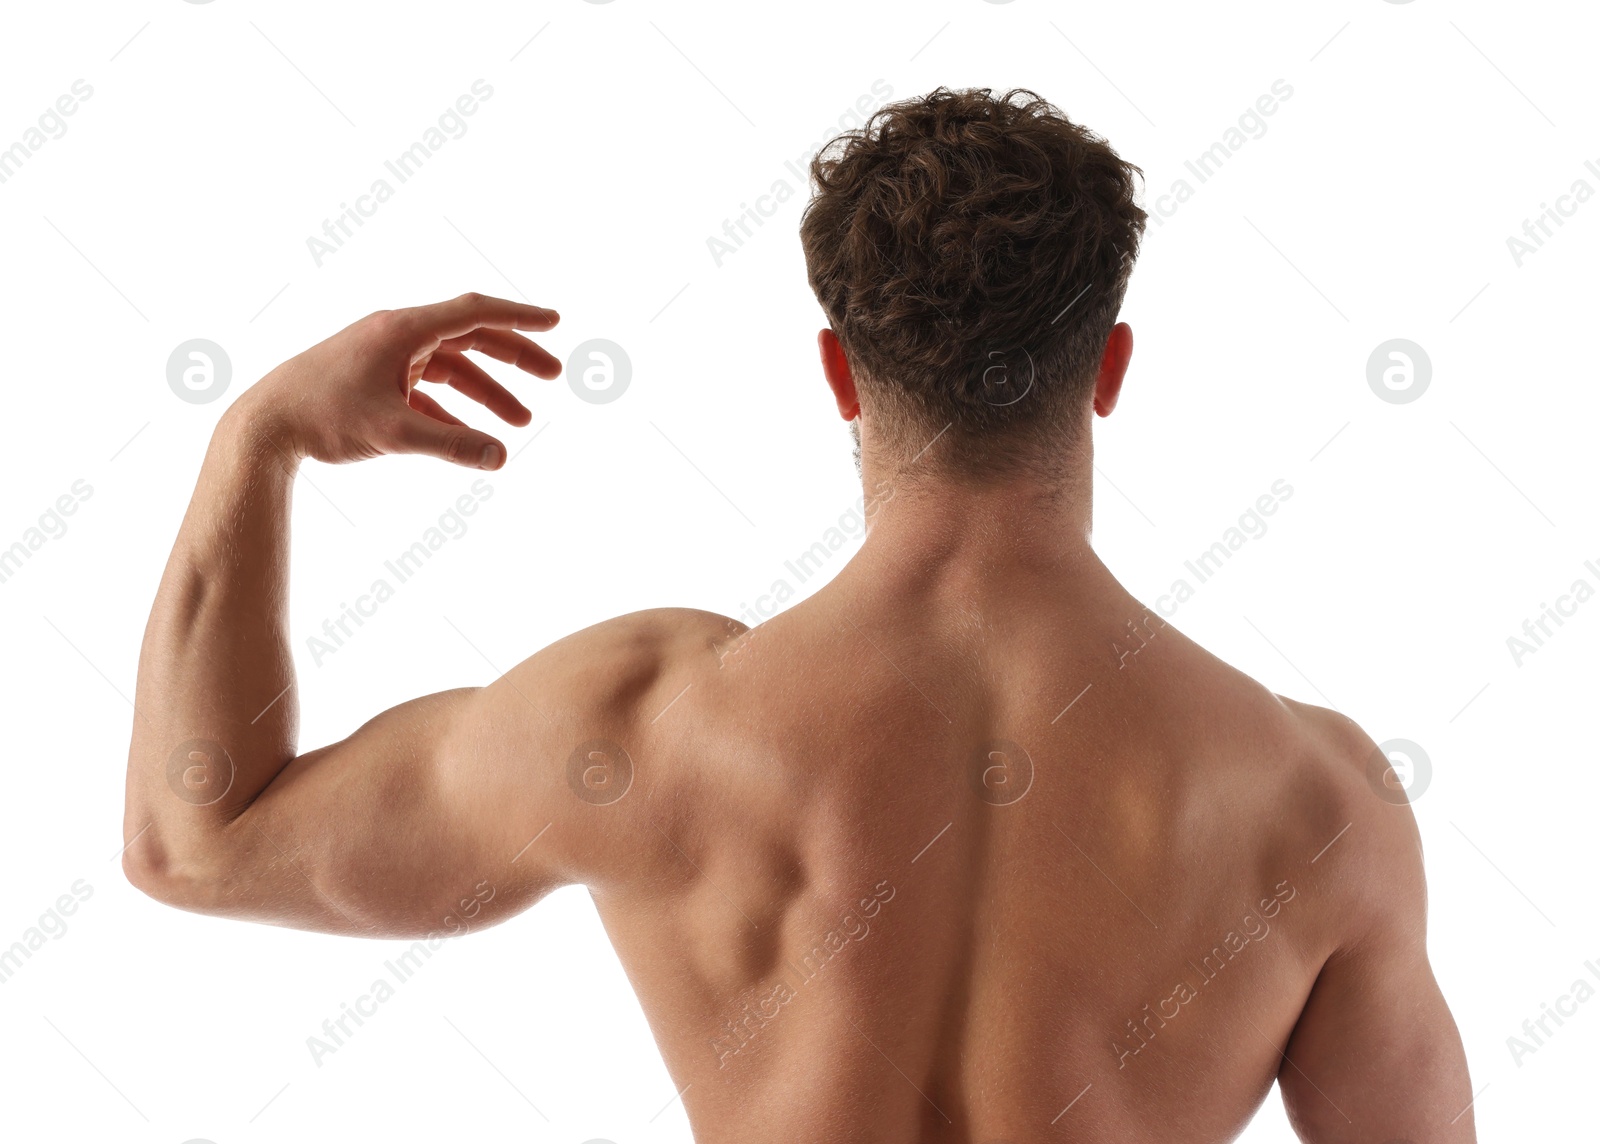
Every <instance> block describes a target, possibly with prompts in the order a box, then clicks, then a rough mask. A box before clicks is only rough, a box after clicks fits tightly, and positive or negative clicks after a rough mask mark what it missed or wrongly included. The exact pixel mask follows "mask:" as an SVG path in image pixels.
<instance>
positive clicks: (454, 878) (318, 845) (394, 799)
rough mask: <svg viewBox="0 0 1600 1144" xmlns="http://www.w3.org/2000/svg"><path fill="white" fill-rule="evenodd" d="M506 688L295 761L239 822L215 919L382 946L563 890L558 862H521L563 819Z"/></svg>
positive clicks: (407, 715)
mask: <svg viewBox="0 0 1600 1144" xmlns="http://www.w3.org/2000/svg"><path fill="white" fill-rule="evenodd" d="M503 682H504V681H502V683H503ZM499 686H500V685H495V686H491V687H488V688H464V689H460V690H455V691H446V692H441V693H439V694H436V695H430V696H425V697H423V698H420V699H416V700H412V701H410V702H408V703H403V704H401V705H399V706H397V707H394V708H391V709H390V710H388V711H385V712H384V713H383V714H381V715H379V716H378V717H377V718H375V719H372V720H370V721H369V722H367V723H366V724H364V725H363V726H362V727H360V728H359V729H358V730H357V731H355V732H354V733H353V734H352V735H350V736H349V737H348V738H346V739H343V740H341V741H340V742H337V743H334V744H331V745H329V746H326V747H322V748H320V749H318V750H314V751H309V752H307V753H305V754H303V755H300V756H299V757H298V758H296V759H294V760H293V761H292V762H291V763H289V765H288V766H286V767H285V768H284V769H283V771H282V772H280V773H279V775H278V776H277V777H276V778H274V779H273V781H272V782H271V783H269V784H268V785H267V786H266V788H265V789H264V790H263V791H262V792H261V794H260V795H259V796H258V797H257V798H256V799H255V800H254V802H252V803H251V804H250V805H249V806H248V807H247V808H245V809H244V810H243V811H242V812H241V813H240V814H239V815H238V816H237V817H236V818H235V819H234V820H233V821H232V822H231V823H230V824H229V826H228V827H227V833H228V835H229V842H228V845H227V846H225V847H224V848H223V854H224V861H225V863H226V866H225V870H224V872H223V877H222V879H221V884H219V886H218V887H217V889H218V891H219V893H218V895H217V897H216V899H215V901H214V902H213V903H212V906H213V908H212V909H211V910H209V911H208V912H216V913H224V914H229V915H232V916H236V917H242V918H247V919H250V920H255V921H265V922H271V923H274V924H279V925H287V926H293V927H295V928H300V929H315V930H322V931H325V932H333V933H348V934H361V935H366V936H373V937H421V936H428V935H434V934H445V935H453V934H456V933H460V932H464V931H465V930H470V929H477V928H481V927H482V926H484V925H489V924H493V923H494V922H496V921H501V920H504V919H505V918H506V917H509V916H510V915H511V914H514V913H516V912H518V911H519V910H521V909H525V908H527V906H529V905H531V904H532V903H533V902H534V901H536V900H537V899H538V898H539V897H541V896H542V895H543V894H545V893H547V892H548V891H549V890H551V889H553V888H554V887H555V886H556V885H558V884H560V882H561V881H562V878H561V872H560V870H559V868H558V864H553V863H551V862H550V861H548V860H544V859H546V858H547V855H546V854H544V853H542V852H541V853H533V852H523V853H519V852H520V851H524V848H525V847H526V846H527V844H528V843H529V841H530V840H531V839H532V838H533V837H534V835H535V834H536V833H537V832H538V831H539V829H540V828H541V826H543V825H545V824H546V823H548V822H549V821H550V818H549V817H548V815H553V814H557V813H559V812H560V810H561V808H560V806H559V805H557V804H556V802H555V800H553V799H551V798H550V797H549V794H550V792H549V789H548V788H549V784H548V783H541V782H540V781H539V779H540V773H541V770H547V769H548V767H547V766H544V765H543V764H544V763H545V762H546V759H545V756H546V755H547V754H548V751H549V745H548V744H546V743H544V742H541V741H540V737H539V736H538V735H537V734H533V735H531V736H529V741H527V742H526V743H525V746H526V748H527V749H526V750H525V751H518V750H515V749H514V748H513V746H512V742H514V740H515V736H516V733H517V731H518V728H517V727H516V726H515V723H516V720H515V718H514V717H508V712H507V711H505V710H504V701H503V699H502V697H501V696H500V694H499V693H498V691H497V687H499ZM508 740H509V741H508ZM546 804H549V805H546ZM547 812H548V814H547ZM542 815H545V817H541V816H542ZM530 850H531V848H530Z"/></svg>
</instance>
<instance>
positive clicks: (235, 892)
mask: <svg viewBox="0 0 1600 1144" xmlns="http://www.w3.org/2000/svg"><path fill="white" fill-rule="evenodd" d="M556 320H557V319H556V315H555V314H554V313H552V312H550V311H546V310H541V309H538V308H537V307H533V306H525V305H519V304H516V303H512V302H507V301H502V300H499V299H493V298H483V297H480V296H478V295H465V296H463V297H461V298H457V299H455V300H453V301H451V302H446V303H441V304H439V305H435V306H426V307H420V308H417V309H409V310H397V311H388V312H383V313H378V314H374V315H371V316H369V317H367V318H364V319H362V320H361V321H359V322H357V323H355V324H354V325H352V326H350V327H348V328H347V329H345V330H343V331H341V332H340V333H338V334H336V335H334V336H333V337H332V338H330V339H328V340H327V341H325V342H322V343H321V344H319V345H317V346H315V347H313V348H312V349H310V350H308V351H307V352H305V353H304V354H301V355H300V356H298V357H296V358H293V359H291V360H290V361H288V362H285V363H284V364H283V365H281V366H279V367H278V368H277V369H275V370H273V371H272V372H271V373H270V374H268V375H267V376H266V377H265V378H264V379H262V380H261V381H260V382H259V383H258V384H257V385H255V386H253V387H252V388H251V389H250V390H249V391H247V392H246V393H245V394H244V395H243V396H241V397H240V399H239V400H238V401H237V402H236V403H235V404H234V406H233V407H232V408H230V409H229V410H228V412H227V413H226V414H225V415H224V416H223V418H222V420H221V422H220V424H219V426H218V429H217V431H216V434H215V436H214V437H213V440H212V442H211V446H210V449H209V451H208V453H207V456H206V459H205V463H204V466H203V468H202V471H201V474H200V479H199V483H198V486H197V487H196V490H195V493H194V498H193V500H192V502H191V504H190V506H189V511H188V514H187V515H186V516H185V518H184V521H183V525H182V528H181V530H180V532H179V534H178V538H177V542H176V543H175V545H174V546H173V550H172V555H171V557H170V559H169V561H168V564H167V569H166V573H165V575H164V577H163V578H162V581H161V587H160V590H159V592H158V594H157V597H156V601H155V606H154V608H153V609H152V611H151V614H150V621H149V625H148V627H147V629H146V632H145V639H144V646H143V649H142V652H141V655H140V660H139V680H138V690H137V699H136V714H135V717H134V724H133V739H132V745H131V747H130V750H129V756H128V775H127V808H126V816H125V820H124V837H125V839H127V840H128V845H127V847H126V850H125V851H124V857H123V867H124V870H125V871H126V873H127V876H128V878H129V879H130V880H131V881H132V882H133V883H134V884H135V885H136V886H138V887H139V888H140V889H142V890H144V891H145V892H146V893H148V894H150V895H151V896H152V897H156V898H158V899H160V900H162V901H165V902H168V903H170V904H172V905H176V906H180V907H182V908H185V909H191V910H197V911H201V912H208V913H218V914H225V915H229V916H233V917H239V918H247V919H252V920H256V921H263V922H272V923H277V924H282V925H289V926H295V927H298V928H307V929H319V930H325V931H330V932H339V933H358V934H368V935H373V936H413V935H418V936H420V935H423V934H432V933H451V932H456V931H457V930H459V929H469V928H475V927H477V926H479V925H482V924H485V923H488V922H492V921H494V920H498V919H500V918H503V917H505V916H509V914H511V913H514V912H516V911H517V910H519V909H521V908H523V907H525V906H526V905H528V904H530V903H531V901H533V900H535V899H536V898H537V897H538V896H540V895H542V894H543V893H545V892H546V891H548V890H549V889H551V888H552V887H554V886H555V885H557V884H560V883H561V882H564V881H569V880H574V871H573V870H572V869H571V866H572V864H573V863H575V862H576V863H578V864H580V865H581V862H582V855H581V854H580V853H578V852H577V851H576V850H575V849H574V846H575V845H578V846H581V842H577V843H575V842H574V839H580V840H581V839H582V838H584V837H588V836H591V835H592V834H593V833H594V832H593V831H589V830H586V829H579V827H580V826H583V825H584V824H581V823H574V822H572V821H570V820H571V817H572V816H573V815H575V814H580V813H582V812H583V811H584V810H585V808H586V806H587V804H585V803H584V802H583V801H582V800H581V799H578V798H574V797H572V792H571V791H570V790H568V789H567V787H566V785H565V783H564V781H563V766H564V764H565V762H566V757H567V755H568V753H569V752H570V751H571V750H572V749H573V746H574V745H575V744H577V743H579V742H582V741H584V739H586V738H601V737H605V736H606V735H607V734H608V732H609V733H611V734H621V732H620V731H618V730H617V729H616V728H615V727H609V726H608V723H607V720H608V718H609V716H608V714H607V711H606V709H605V701H604V696H603V694H602V693H601V691H600V689H595V690H593V691H592V692H591V697H590V699H589V700H579V699H571V698H569V697H570V696H571V695H572V692H571V689H570V688H569V687H568V686H567V685H566V683H565V682H564V681H565V680H566V679H567V678H569V677H570V676H571V675H572V672H573V671H574V670H575V664H574V663H573V662H572V661H573V657H574V656H578V657H579V658H582V657H583V656H584V655H586V654H589V653H586V652H584V651H583V648H584V647H587V646H589V645H593V644H594V643H595V642H596V638H595V637H593V636H590V637H588V638H586V639H579V640H578V643H577V644H576V645H574V644H573V643H571V642H570V641H564V645H563V644H558V645H556V646H555V647H554V648H552V649H549V650H547V651H546V652H545V653H542V654H541V655H540V656H536V657H534V659H532V660H530V661H528V662H527V663H525V664H523V665H521V666H519V667H518V668H517V669H515V670H514V671H513V672H512V673H510V674H509V675H508V676H506V677H505V678H503V679H501V680H499V681H497V682H496V683H495V684H493V685H491V686H489V687H486V688H481V689H480V688H465V689H461V690H456V691H447V692H443V693H440V694H437V695H431V696H428V697H426V698H422V699H417V700H414V701H412V702H409V703H405V704H402V705H401V706H399V707H396V708H394V709H392V710H390V711H387V712H385V713H383V714H381V715H379V716H378V717H377V718H375V719H373V720H371V721H370V722H368V723H366V724H365V725H364V726H362V727H360V729H359V730H357V731H355V733H353V734H352V735H350V736H349V737H348V738H346V739H344V740H343V741H341V742H338V743H334V744H332V745H330V746H325V747H322V748H320V749H318V750H312V751H308V752H306V753H305V754H299V755H297V742H296V737H297V727H296V722H297V704H296V687H295V679H294V667H293V661H292V657H291V655H290V646H289V637H288V632H287V625H286V608H287V604H288V560H289V507H290V491H291V487H292V485H293V482H294V476H295V472H296V469H297V467H298V466H299V464H300V462H301V461H302V459H304V458H306V457H311V458H315V459H317V460H321V461H325V462H332V463H339V462H346V461H355V460H360V459H363V458H367V457H373V456H377V455H379V454H383V453H425V454H431V455H433V456H436V457H440V458H442V459H445V460H449V461H454V462H456V463H458V464H462V465H465V466H467V467H471V468H481V469H496V468H499V467H500V465H501V464H503V463H504V460H505V449H504V447H503V446H502V445H501V444H500V442H499V441H497V440H496V439H495V438H493V437H491V436H489V435H487V434H484V433H481V432H478V431H477V430H475V429H472V428H469V427H467V426H466V425H464V424H463V423H462V422H460V421H458V420H457V419H456V418H454V417H452V416H451V415H450V414H449V413H447V412H445V411H444V410H443V409H442V408H441V407H440V406H439V405H438V404H437V403H435V402H434V401H433V400H432V399H431V398H429V397H428V396H427V395H426V394H425V393H423V392H422V391H421V390H420V389H419V388H417V383H418V382H419V381H423V380H426V381H438V382H443V383H446V384H449V385H451V386H452V387H454V388H455V389H457V390H460V391H461V392H462V393H464V394H466V395H467V396H469V397H471V398H473V399H475V400H477V401H479V402H481V403H482V404H484V405H485V406H487V407H488V408H489V409H490V410H491V411H493V412H494V413H496V414H497V415H499V416H500V417H501V418H503V419H504V420H506V421H508V422H510V423H512V424H514V425H525V424H527V423H528V421H529V420H530V414H529V413H528V410H527V409H526V408H524V407H523V405H522V404H521V403H520V402H519V401H518V400H517V399H516V398H515V397H513V396H512V395H511V394H510V393H509V392H508V391H507V390H506V389H505V388H504V387H502V386H501V385H500V384H499V383H497V382H495V381H494V380H493V379H491V378H490V377H489V376H488V374H487V373H485V372H484V371H483V370H482V369H480V368H479V367H478V366H477V365H475V364H474V363H473V362H472V361H470V360H469V359H468V358H467V357H466V356H465V353H466V351H469V350H474V351H478V352H482V353H486V354H488V355H490V356H493V357H496V358H499V359H501V360H503V361H507V362H511V363H513V364H515V365H517V366H518V367H520V368H521V369H523V370H526V371H528V372H530V373H533V374H536V375H538V376H540V377H545V378H550V377H554V376H556V375H557V374H558V373H559V372H560V363H559V362H557V361H556V359H555V358H553V357H551V356H550V355H549V354H548V353H546V352H545V351H544V350H542V349H540V348H539V347H538V346H536V345H535V344H534V343H533V342H531V341H529V340H528V339H527V338H525V337H523V336H522V335H520V334H518V333H516V332H515V331H517V330H547V329H549V328H550V327H552V326H553V325H554V324H555V322H556ZM575 638H576V637H575ZM601 642H603V637H601ZM613 642H614V641H613ZM590 650H591V652H592V650H593V649H592V648H591V649H590ZM588 809H591V810H592V807H589V808H588ZM547 826H548V827H553V828H554V829H553V830H552V831H551V835H550V837H547V838H546V839H545V840H543V843H542V844H541V845H538V846H534V847H529V846H528V843H529V842H530V841H531V840H532V839H533V838H534V837H535V836H536V835H537V834H538V833H539V832H540V831H541V830H542V829H545V828H546V827H547Z"/></svg>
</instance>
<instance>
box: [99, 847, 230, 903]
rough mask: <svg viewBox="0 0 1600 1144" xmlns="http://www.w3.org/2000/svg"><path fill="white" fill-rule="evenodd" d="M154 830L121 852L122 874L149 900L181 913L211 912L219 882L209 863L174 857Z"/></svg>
mask: <svg viewBox="0 0 1600 1144" xmlns="http://www.w3.org/2000/svg"><path fill="white" fill-rule="evenodd" d="M154 835H155V831H154V830H153V829H151V830H147V831H145V833H144V834H142V835H140V836H139V837H138V838H137V839H135V840H134V841H133V843H132V844H131V845H129V846H128V848H127V849H125V850H124V851H123V852H122V875H123V877H125V878H126V879H127V880H128V884H129V885H131V886H132V887H133V888H134V889H136V890H138V891H139V892H140V893H141V894H144V895H145V896H146V897H148V898H153V899H154V900H155V901H158V902H160V903H162V904H163V905H168V906H174V907H176V908H178V909H182V910H194V911H197V912H201V913H206V912H209V907H210V906H211V905H214V900H215V899H216V897H217V895H216V893H215V889H216V886H217V884H218V883H217V879H216V878H215V877H213V876H212V875H211V873H209V872H208V868H209V866H210V864H209V863H203V862H197V861H195V860H193V859H189V858H183V857H180V856H178V855H175V854H174V853H173V852H172V851H170V850H169V849H167V847H166V846H165V845H164V844H163V842H162V840H161V839H160V838H157V837H154Z"/></svg>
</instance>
